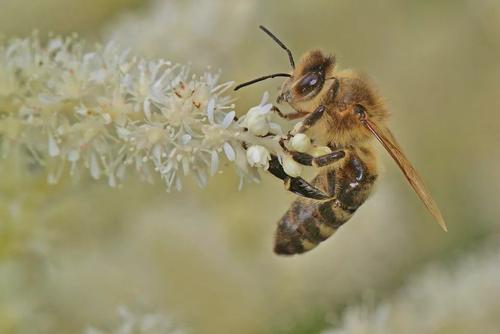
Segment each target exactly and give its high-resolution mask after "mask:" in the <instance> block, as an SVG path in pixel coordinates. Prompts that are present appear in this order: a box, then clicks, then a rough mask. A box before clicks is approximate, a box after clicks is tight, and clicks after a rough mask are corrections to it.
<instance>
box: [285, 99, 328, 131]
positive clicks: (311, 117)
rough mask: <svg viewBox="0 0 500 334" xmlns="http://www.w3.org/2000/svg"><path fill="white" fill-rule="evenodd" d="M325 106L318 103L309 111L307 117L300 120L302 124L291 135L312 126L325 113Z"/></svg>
mask: <svg viewBox="0 0 500 334" xmlns="http://www.w3.org/2000/svg"><path fill="white" fill-rule="evenodd" d="M325 109H326V108H325V106H324V105H320V106H319V107H317V108H316V109H315V110H314V111H313V112H312V113H309V114H308V115H307V117H306V118H305V119H304V120H303V121H302V125H301V126H300V127H299V128H298V129H297V130H296V131H295V132H294V133H292V134H293V135H296V134H297V133H304V132H306V131H307V130H309V129H310V128H311V127H313V126H314V125H315V124H316V123H317V122H318V121H319V120H320V119H321V117H322V116H323V114H324V113H325Z"/></svg>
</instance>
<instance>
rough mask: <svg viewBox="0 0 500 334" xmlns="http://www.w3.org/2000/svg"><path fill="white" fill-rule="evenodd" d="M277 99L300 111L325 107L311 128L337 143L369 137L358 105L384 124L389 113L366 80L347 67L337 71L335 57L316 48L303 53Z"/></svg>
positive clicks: (358, 140)
mask: <svg viewBox="0 0 500 334" xmlns="http://www.w3.org/2000/svg"><path fill="white" fill-rule="evenodd" d="M277 102H278V103H281V102H287V103H288V104H289V105H290V106H291V107H292V108H293V109H295V110H296V111H297V112H300V113H312V112H313V111H314V110H316V108H318V107H319V106H320V105H323V106H324V107H325V108H326V112H325V114H324V116H323V117H322V119H321V120H320V121H319V122H318V123H317V125H316V126H315V127H313V128H312V129H311V132H312V133H314V137H319V138H320V139H322V140H321V141H325V142H327V143H333V144H335V145H337V146H346V145H354V146H355V145H358V144H361V143H363V142H365V141H367V140H368V139H370V138H372V135H371V134H370V132H369V131H368V130H367V129H366V128H365V127H364V126H362V124H361V123H360V121H359V115H358V114H357V106H359V105H361V106H362V107H363V108H364V109H365V110H366V114H367V117H369V118H370V119H371V120H372V121H373V122H376V123H378V124H380V126H383V123H384V122H385V120H386V118H387V116H388V113H387V109H386V108H385V106H384V103H383V102H382V99H381V97H380V96H379V95H378V93H377V92H376V90H375V88H374V87H373V85H372V84H371V83H370V82H369V80H368V79H367V78H366V77H365V76H363V75H361V74H359V73H356V72H353V71H350V70H342V71H337V70H336V67H335V58H334V57H333V56H326V55H324V54H323V53H322V52H321V51H319V50H313V51H310V52H308V53H306V54H305V55H304V56H303V57H302V58H301V60H300V62H299V63H298V64H297V66H296V68H295V69H294V71H293V72H292V73H291V77H290V78H289V79H287V80H286V81H285V82H284V83H283V85H282V88H281V92H280V94H279V96H278V99H277Z"/></svg>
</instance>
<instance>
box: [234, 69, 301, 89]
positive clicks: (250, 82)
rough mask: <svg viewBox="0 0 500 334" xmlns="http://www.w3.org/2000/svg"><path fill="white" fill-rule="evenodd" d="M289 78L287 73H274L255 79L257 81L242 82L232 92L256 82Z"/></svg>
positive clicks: (289, 75)
mask: <svg viewBox="0 0 500 334" xmlns="http://www.w3.org/2000/svg"><path fill="white" fill-rule="evenodd" d="M291 76H292V75H291V74H288V73H274V74H269V75H265V76H263V77H260V78H257V79H253V80H250V81H247V82H244V83H242V84H239V85H238V86H236V87H234V90H238V89H240V88H243V87H246V86H249V85H253V84H254V83H256V82H259V81H263V80H267V79H271V78H276V77H288V78H290V77H291Z"/></svg>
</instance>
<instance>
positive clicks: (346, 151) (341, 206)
mask: <svg viewBox="0 0 500 334" xmlns="http://www.w3.org/2000/svg"><path fill="white" fill-rule="evenodd" d="M261 28H262V30H264V31H265V32H266V33H267V34H268V35H269V36H271V37H272V38H273V39H274V40H275V41H276V42H277V43H278V44H279V45H280V46H281V47H282V48H283V49H285V50H286V51H287V53H288V55H289V58H290V63H291V65H292V68H293V71H292V72H291V73H277V74H272V75H269V76H265V77H261V78H258V79H255V80H252V81H250V82H247V83H244V84H241V85H239V86H237V87H236V89H239V88H241V87H244V86H246V85H249V84H253V83H255V82H258V81H261V80H264V79H268V78H273V77H276V76H281V77H287V79H286V80H285V81H284V83H283V85H282V87H281V91H280V94H279V96H278V98H277V103H278V104H279V103H283V102H286V103H288V104H289V105H290V106H291V107H292V108H293V109H294V110H295V113H294V114H288V115H284V114H282V113H281V111H279V109H278V108H275V110H276V111H277V112H278V113H279V114H280V115H281V116H282V117H285V118H288V119H295V118H303V120H302V122H301V125H300V126H299V127H298V128H297V130H294V131H295V133H290V134H289V136H288V138H289V137H291V136H293V135H294V134H296V133H307V134H308V135H309V136H310V137H312V138H313V139H314V142H315V144H319V145H326V146H328V147H330V148H331V149H332V152H330V153H327V154H324V155H322V156H319V157H314V156H312V155H310V154H307V153H303V152H302V153H301V152H296V151H293V150H291V149H290V148H289V146H288V144H287V141H286V139H285V138H284V139H282V141H281V145H282V148H283V150H284V151H285V152H286V153H287V154H289V155H290V156H291V157H292V159H293V160H295V161H296V162H298V163H300V164H303V165H307V166H314V167H316V168H318V174H317V176H316V177H315V178H314V179H313V180H312V181H311V182H307V181H306V180H304V179H302V178H300V177H290V176H289V175H287V174H286V173H285V172H284V170H283V167H282V166H281V164H280V161H279V159H278V158H277V157H275V156H273V157H272V158H271V161H270V167H269V168H268V171H269V172H270V173H272V174H273V175H275V176H276V177H278V178H280V179H282V180H283V181H284V183H285V186H286V189H287V190H289V191H292V192H294V193H295V194H297V195H299V197H298V198H297V199H295V201H294V202H293V203H292V205H291V207H290V209H289V210H288V211H287V212H286V213H285V214H284V216H283V217H282V218H281V219H280V220H279V222H278V227H277V233H276V238H275V247H274V250H275V252H276V253H278V254H285V255H291V254H298V253H303V252H306V251H308V250H310V249H312V248H314V247H315V246H317V245H318V244H319V243H320V242H322V241H323V240H326V239H327V238H328V237H330V236H331V235H332V234H333V233H334V232H335V231H336V230H337V229H338V228H340V227H341V226H342V224H344V223H345V222H346V221H347V220H349V219H350V218H351V216H352V215H353V214H354V212H355V211H356V210H357V209H358V208H359V207H360V206H361V205H362V204H363V203H364V202H365V201H366V199H367V198H368V196H369V195H370V193H371V191H372V189H373V184H374V182H375V180H376V179H377V165H376V158H375V154H374V147H373V145H374V141H373V139H374V138H375V139H377V140H378V141H379V142H380V143H381V144H382V145H383V146H384V148H385V149H386V150H387V151H388V153H389V154H390V155H391V157H392V158H393V159H394V160H395V161H396V163H397V164H398V166H399V167H400V168H401V170H402V171H403V174H404V175H405V177H406V179H407V180H408V182H409V183H410V185H411V186H412V187H413V189H414V190H415V191H416V192H417V194H418V195H419V197H420V198H421V199H422V201H423V202H424V204H425V206H426V207H427V208H428V209H429V211H430V212H431V214H432V215H433V216H434V218H435V219H436V220H437V222H438V223H439V224H440V225H441V226H442V227H443V229H445V230H446V225H445V222H444V219H443V217H442V215H441V213H440V211H439V209H438V207H437V205H436V204H435V203H434V201H433V199H432V198H431V197H430V195H429V193H428V191H427V190H426V189H425V187H424V185H423V181H422V180H421V178H420V177H419V175H418V173H417V172H416V171H415V169H414V168H413V166H412V165H411V163H410V162H409V161H408V159H407V158H406V157H405V156H404V154H403V152H402V150H401V148H400V147H399V145H398V144H397V142H396V140H395V138H394V136H393V135H392V133H391V132H390V131H389V129H388V128H387V126H386V121H387V118H388V112H387V109H386V107H385V105H384V103H383V100H382V98H381V97H380V95H379V94H378V93H377V91H376V89H375V88H374V86H373V85H372V84H371V82H370V81H369V80H368V79H367V78H366V77H365V76H363V75H361V74H359V73H356V72H354V71H350V70H340V71H339V70H337V68H336V63H335V58H334V57H332V56H326V55H325V54H323V53H322V52H321V51H319V50H313V51H310V52H308V53H306V54H305V55H304V56H303V57H302V58H301V60H300V62H299V63H298V64H297V66H295V62H294V60H293V57H292V55H291V52H290V51H289V50H288V48H287V47H286V46H285V45H284V44H283V43H282V42H281V41H279V40H278V39H277V38H276V37H275V36H274V35H273V34H272V33H271V32H269V31H268V30H267V29H266V28H264V27H261Z"/></svg>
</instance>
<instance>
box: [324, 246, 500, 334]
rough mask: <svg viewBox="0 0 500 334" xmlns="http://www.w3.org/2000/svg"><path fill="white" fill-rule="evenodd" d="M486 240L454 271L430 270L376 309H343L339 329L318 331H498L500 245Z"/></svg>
mask: <svg viewBox="0 0 500 334" xmlns="http://www.w3.org/2000/svg"><path fill="white" fill-rule="evenodd" d="M486 244H487V246H486V247H485V248H484V250H482V251H480V252H478V253H477V254H472V255H468V256H466V257H465V258H464V259H461V260H460V263H458V265H455V268H453V269H450V267H449V266H443V267H439V266H434V267H431V268H429V269H428V270H427V271H425V272H424V273H423V274H422V275H419V276H418V277H417V278H416V279H413V280H411V281H410V284H408V285H407V286H406V287H405V288H404V289H402V290H401V291H400V292H399V293H397V294H395V295H394V296H393V297H391V298H388V299H387V300H384V301H382V302H381V303H380V304H379V305H378V306H376V307H373V305H372V304H373V303H372V302H369V301H368V302H366V303H365V304H362V305H359V306H353V307H351V308H348V309H347V310H346V312H345V314H344V316H343V318H342V321H341V322H340V325H339V327H338V328H335V329H330V330H325V331H323V332H322V334H396V333H398V334H399V333H430V334H438V333H456V334H462V333H463V334H466V333H476V332H477V333H497V332H498V329H499V328H500V318H499V317H498V315H499V314H500V302H499V300H500V279H499V278H498V277H499V276H500V256H499V255H500V247H499V245H500V243H499V242H498V240H495V239H494V240H492V242H491V243H486Z"/></svg>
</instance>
